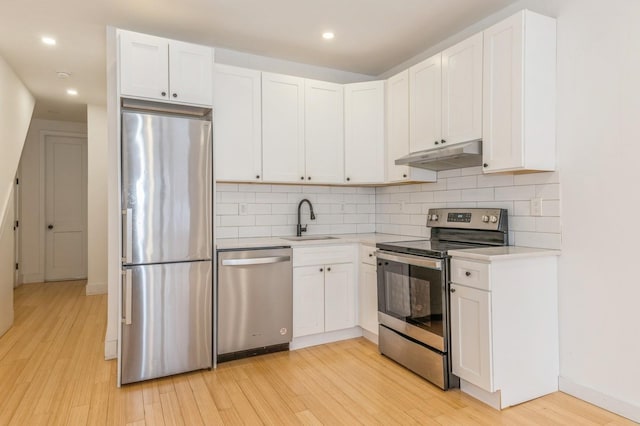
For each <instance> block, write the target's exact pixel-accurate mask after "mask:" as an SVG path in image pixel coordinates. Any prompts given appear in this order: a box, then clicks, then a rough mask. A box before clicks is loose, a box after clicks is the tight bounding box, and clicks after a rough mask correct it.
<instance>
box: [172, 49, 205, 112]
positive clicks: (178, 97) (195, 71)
mask: <svg viewBox="0 0 640 426" xmlns="http://www.w3.org/2000/svg"><path fill="white" fill-rule="evenodd" d="M212 74H213V50H212V49H211V48H210V47H207V46H200V45H197V44H191V43H184V42H181V41H174V40H172V41H170V42H169V78H170V80H169V89H170V91H171V101H173V102H180V103H186V104H197V105H206V106H211V104H212V102H211V99H212V80H213V75H212Z"/></svg>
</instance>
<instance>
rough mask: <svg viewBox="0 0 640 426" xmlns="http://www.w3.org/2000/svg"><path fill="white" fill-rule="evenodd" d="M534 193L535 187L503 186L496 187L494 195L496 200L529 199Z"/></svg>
mask: <svg viewBox="0 0 640 426" xmlns="http://www.w3.org/2000/svg"><path fill="white" fill-rule="evenodd" d="M535 195H536V187H535V186H534V185H528V186H504V187H500V188H496V189H495V192H494V197H495V199H496V201H502V200H514V201H515V200H530V199H531V198H533V197H535Z"/></svg>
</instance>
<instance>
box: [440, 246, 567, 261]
mask: <svg viewBox="0 0 640 426" xmlns="http://www.w3.org/2000/svg"><path fill="white" fill-rule="evenodd" d="M448 253H449V255H450V256H452V257H460V258H464V259H471V260H482V261H485V262H492V261H496V260H509V259H518V258H530V257H543V256H560V250H548V249H541V248H534V247H520V246H505V247H483V248H472V249H462V250H449V252H448Z"/></svg>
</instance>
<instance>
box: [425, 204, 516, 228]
mask: <svg viewBox="0 0 640 426" xmlns="http://www.w3.org/2000/svg"><path fill="white" fill-rule="evenodd" d="M427 226H428V227H430V228H466V229H484V230H491V231H494V230H495V231H498V230H506V228H507V210H506V209H483V208H469V209H463V208H458V209H455V208H454V209H429V212H428V214H427Z"/></svg>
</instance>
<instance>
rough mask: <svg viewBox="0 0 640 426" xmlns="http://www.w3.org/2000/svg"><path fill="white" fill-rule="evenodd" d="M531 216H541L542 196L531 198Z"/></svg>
mask: <svg viewBox="0 0 640 426" xmlns="http://www.w3.org/2000/svg"><path fill="white" fill-rule="evenodd" d="M531 216H542V198H537V197H536V198H532V199H531Z"/></svg>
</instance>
